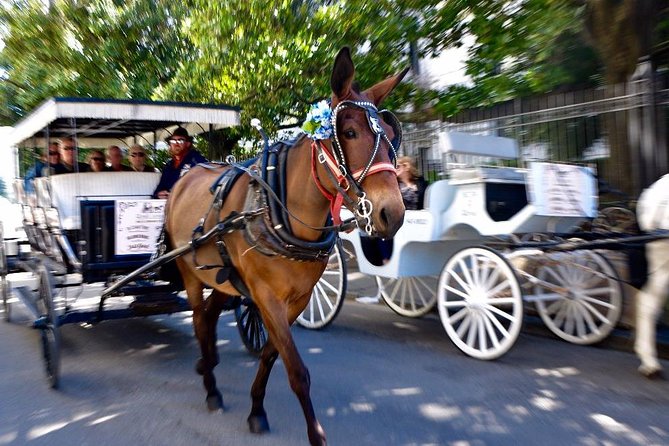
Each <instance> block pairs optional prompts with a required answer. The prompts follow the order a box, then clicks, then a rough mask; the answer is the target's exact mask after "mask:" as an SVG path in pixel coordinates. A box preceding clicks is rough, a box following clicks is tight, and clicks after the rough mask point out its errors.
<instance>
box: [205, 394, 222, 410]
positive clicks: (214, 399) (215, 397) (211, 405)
mask: <svg viewBox="0 0 669 446" xmlns="http://www.w3.org/2000/svg"><path fill="white" fill-rule="evenodd" d="M207 409H209V411H210V412H215V411H217V410H223V397H222V396H221V392H219V391H218V390H217V391H216V392H215V393H212V394H211V395H207Z"/></svg>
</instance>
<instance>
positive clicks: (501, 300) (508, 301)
mask: <svg viewBox="0 0 669 446" xmlns="http://www.w3.org/2000/svg"><path fill="white" fill-rule="evenodd" d="M486 303H487V304H490V305H512V304H514V303H516V299H514V298H513V297H491V298H488V299H486Z"/></svg>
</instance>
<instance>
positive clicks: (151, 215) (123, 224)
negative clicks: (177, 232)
mask: <svg viewBox="0 0 669 446" xmlns="http://www.w3.org/2000/svg"><path fill="white" fill-rule="evenodd" d="M165 202H166V200H116V210H115V218H116V255H130V254H151V253H153V252H154V251H155V249H156V242H157V240H158V237H159V236H160V230H161V229H162V227H163V221H164V220H165Z"/></svg>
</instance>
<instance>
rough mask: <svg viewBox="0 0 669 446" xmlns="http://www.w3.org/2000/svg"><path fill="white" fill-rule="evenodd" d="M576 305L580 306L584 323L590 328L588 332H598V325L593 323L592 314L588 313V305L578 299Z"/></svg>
mask: <svg viewBox="0 0 669 446" xmlns="http://www.w3.org/2000/svg"><path fill="white" fill-rule="evenodd" d="M578 305H579V306H580V307H582V310H581V314H582V315H583V319H584V320H585V323H586V324H587V325H588V328H589V329H590V333H597V334H599V327H598V326H597V324H596V323H595V321H594V319H593V318H592V315H591V314H590V309H589V308H588V306H587V305H586V304H585V303H584V302H581V301H579V302H578Z"/></svg>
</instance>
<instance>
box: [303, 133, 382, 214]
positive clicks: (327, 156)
mask: <svg viewBox="0 0 669 446" xmlns="http://www.w3.org/2000/svg"><path fill="white" fill-rule="evenodd" d="M317 160H318V161H319V162H320V163H321V164H324V165H325V168H326V169H329V170H330V172H331V173H332V176H333V177H334V178H336V179H337V186H338V189H344V190H348V188H349V184H348V180H347V179H346V177H345V176H344V174H342V172H341V170H340V169H339V166H338V164H337V162H336V160H335V158H334V156H332V153H331V152H330V150H328V148H327V147H326V146H325V144H323V143H322V142H321V141H320V140H317V141H312V142H311V177H312V178H313V180H314V183H315V184H316V187H317V188H318V190H319V191H320V193H321V194H322V195H323V196H324V197H325V199H326V200H328V201H329V202H330V214H331V215H332V222H333V223H334V224H335V225H339V224H341V216H340V211H341V206H342V203H343V202H344V196H343V194H342V193H341V192H340V191H339V190H338V191H337V192H336V193H335V194H334V195H333V194H331V193H330V192H329V191H328V190H327V189H326V188H325V186H323V183H321V180H320V179H319V178H318V173H317V172H316V167H317V164H316V161H317ZM364 170H365V168H361V169H358V170H356V171H355V172H353V174H352V177H353V179H354V180H356V181H357V180H358V178H360V176H361V175H362V173H363V172H364ZM384 171H390V172H395V166H394V165H393V164H392V163H385V162H383V163H375V164H373V165H372V166H371V167H370V168H369V170H368V171H367V173H366V175H365V176H370V175H374V174H375V173H379V172H384Z"/></svg>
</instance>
